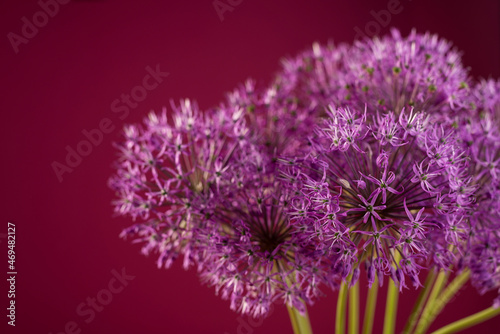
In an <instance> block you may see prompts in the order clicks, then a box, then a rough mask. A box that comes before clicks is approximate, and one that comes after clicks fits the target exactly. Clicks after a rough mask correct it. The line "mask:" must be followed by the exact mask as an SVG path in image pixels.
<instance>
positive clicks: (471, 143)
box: [450, 80, 500, 306]
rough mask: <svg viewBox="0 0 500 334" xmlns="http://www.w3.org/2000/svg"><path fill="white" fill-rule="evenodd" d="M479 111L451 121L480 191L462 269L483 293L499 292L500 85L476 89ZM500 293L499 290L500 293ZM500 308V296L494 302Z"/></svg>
mask: <svg viewBox="0 0 500 334" xmlns="http://www.w3.org/2000/svg"><path fill="white" fill-rule="evenodd" d="M471 99H472V105H474V106H475V107H476V108H475V110H472V112H470V111H467V112H463V113H461V114H460V115H459V116H457V117H455V118H453V119H451V120H450V122H453V123H452V125H453V126H454V127H455V128H457V132H459V133H460V138H461V143H462V145H463V147H464V148H467V149H468V150H469V151H470V160H471V161H470V167H469V173H470V174H471V175H473V179H472V184H474V186H476V187H477V188H478V190H477V192H476V201H475V203H474V205H473V206H472V207H471V210H470V218H469V220H470V225H471V231H470V238H469V240H468V247H467V252H466V253H465V254H464V255H465V256H464V257H463V258H462V259H461V260H462V261H463V263H461V265H462V266H464V267H465V266H467V267H468V268H470V270H471V273H472V280H471V282H472V284H473V285H474V286H475V287H476V288H478V290H479V291H480V292H481V293H485V292H487V291H489V290H493V289H500V235H499V233H498V231H499V229H500V121H499V116H500V84H499V82H495V81H493V80H488V81H482V82H480V83H479V84H477V85H476V87H475V88H474V92H473V96H472V97H471ZM499 292H500V290H499ZM495 304H496V305H497V306H500V297H498V298H497V299H496V301H495Z"/></svg>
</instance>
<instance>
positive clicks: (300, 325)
mask: <svg viewBox="0 0 500 334" xmlns="http://www.w3.org/2000/svg"><path fill="white" fill-rule="evenodd" d="M286 308H287V310H288V315H289V316H290V321H291V322H292V328H293V333H294V334H312V328H311V322H310V321H309V315H308V314H307V309H306V311H305V313H304V314H303V315H302V314H300V312H299V311H298V310H297V309H296V308H295V307H293V306H288V305H287V307H286Z"/></svg>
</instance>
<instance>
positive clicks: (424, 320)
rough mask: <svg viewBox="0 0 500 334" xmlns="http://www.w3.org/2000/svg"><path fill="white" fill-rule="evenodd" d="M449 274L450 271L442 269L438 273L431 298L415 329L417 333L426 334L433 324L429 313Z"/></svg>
mask: <svg viewBox="0 0 500 334" xmlns="http://www.w3.org/2000/svg"><path fill="white" fill-rule="evenodd" d="M448 275H449V273H448V272H446V271H444V270H440V272H439V274H438V275H437V278H436V281H435V282H434V286H433V287H432V291H431V293H430V295H429V299H428V300H427V303H426V304H425V308H424V311H423V312H422V316H421V317H420V320H419V321H418V324H417V329H416V330H415V333H416V334H424V333H425V331H426V330H427V329H428V328H429V326H430V325H431V322H430V321H429V320H430V319H431V318H430V317H429V314H430V312H431V310H432V307H433V305H434V302H435V301H436V298H437V296H438V295H439V294H440V293H441V291H442V289H443V287H444V285H445V284H446V280H447V279H448Z"/></svg>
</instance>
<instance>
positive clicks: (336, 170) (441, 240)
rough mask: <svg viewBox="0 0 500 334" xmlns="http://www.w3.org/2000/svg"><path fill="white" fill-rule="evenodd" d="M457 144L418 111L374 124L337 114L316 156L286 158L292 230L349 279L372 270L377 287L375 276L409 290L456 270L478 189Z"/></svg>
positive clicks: (350, 113)
mask: <svg viewBox="0 0 500 334" xmlns="http://www.w3.org/2000/svg"><path fill="white" fill-rule="evenodd" d="M457 139H458V138H457V136H456V133H455V131H454V129H453V128H451V127H450V126H446V125H445V124H439V123H436V122H430V121H429V117H428V116H426V115H425V114H423V113H417V112H415V111H414V110H411V111H405V110H402V111H401V112H400V113H399V116H396V115H395V114H394V113H393V112H388V113H383V114H377V115H375V116H370V115H368V114H367V111H366V109H365V110H364V111H363V112H360V111H359V110H354V109H352V108H338V109H335V108H330V111H329V112H328V116H327V117H326V119H325V120H324V122H323V124H322V125H320V126H319V127H318V128H317V129H316V136H315V138H314V139H312V149H311V151H310V152H309V154H308V155H307V156H306V157H304V158H302V159H296V158H294V157H291V158H283V159H281V160H280V161H281V162H282V164H283V168H282V180H283V182H284V183H285V184H286V185H287V186H288V188H289V192H290V193H291V194H293V195H292V196H294V198H293V200H292V201H291V205H290V207H289V209H288V213H289V215H290V217H291V218H290V219H291V222H292V224H294V225H297V226H301V225H302V226H303V230H304V232H303V233H304V235H308V238H309V239H311V240H315V242H316V248H317V250H318V251H321V252H324V253H325V254H326V255H327V256H330V257H332V259H333V261H334V262H335V263H336V266H337V267H338V268H341V269H340V271H341V272H342V276H343V277H344V278H346V277H347V276H348V275H349V274H350V273H353V272H354V271H355V270H357V268H358V267H359V266H360V265H361V264H362V263H364V264H365V265H366V268H367V273H368V280H369V284H370V285H371V284H372V283H373V281H374V277H375V274H377V275H378V276H379V277H380V278H383V275H390V276H391V277H392V278H393V279H394V280H395V281H396V283H399V286H400V288H402V287H404V286H405V280H404V275H403V274H405V275H409V276H410V278H411V280H412V282H413V283H414V285H415V286H416V287H417V286H419V285H420V282H419V278H418V273H419V271H420V269H421V268H422V267H423V266H427V265H429V263H430V265H432V266H437V267H439V268H448V267H449V265H450V264H451V263H453V262H454V257H453V253H452V252H451V251H450V247H461V246H462V244H463V242H464V240H463V239H464V238H465V237H466V236H467V234H468V232H469V225H468V223H467V220H466V219H464V217H465V215H466V212H467V209H468V208H469V206H470V204H471V201H472V196H473V192H474V190H475V187H474V186H471V185H470V182H471V179H470V178H469V177H468V176H467V173H466V170H467V160H466V159H465V158H464V154H463V153H464V149H463V148H462V147H461V146H460V145H459V144H458V142H457ZM297 175H298V176H297ZM361 181H362V182H361ZM294 203H299V204H298V205H296V204H294ZM297 213H300V214H297ZM396 254H397V255H398V257H399V258H400V259H401V260H400V261H396V258H397V257H396ZM381 283H382V279H381Z"/></svg>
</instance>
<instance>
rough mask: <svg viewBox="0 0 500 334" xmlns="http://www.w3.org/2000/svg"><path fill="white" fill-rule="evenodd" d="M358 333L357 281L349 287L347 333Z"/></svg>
mask: <svg viewBox="0 0 500 334" xmlns="http://www.w3.org/2000/svg"><path fill="white" fill-rule="evenodd" d="M358 333H359V281H357V282H356V283H355V284H354V285H353V286H351V288H350V289H349V334H358Z"/></svg>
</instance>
